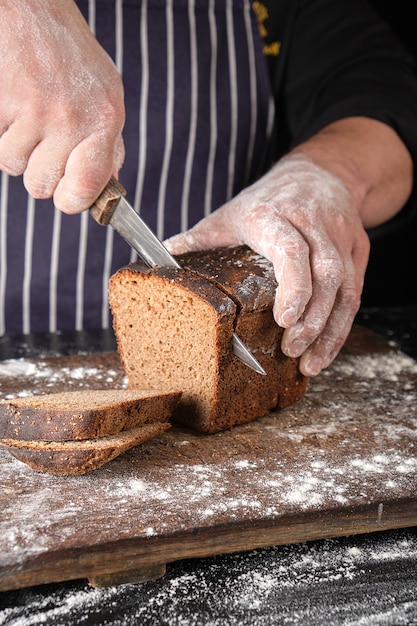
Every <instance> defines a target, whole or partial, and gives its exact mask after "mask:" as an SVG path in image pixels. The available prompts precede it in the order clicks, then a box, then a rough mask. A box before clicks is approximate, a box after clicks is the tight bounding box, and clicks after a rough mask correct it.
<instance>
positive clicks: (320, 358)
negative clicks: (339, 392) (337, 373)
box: [300, 286, 360, 376]
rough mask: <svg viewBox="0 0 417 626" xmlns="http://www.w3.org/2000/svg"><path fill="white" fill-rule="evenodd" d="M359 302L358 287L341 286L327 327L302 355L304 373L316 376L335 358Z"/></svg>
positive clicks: (346, 334)
mask: <svg viewBox="0 0 417 626" xmlns="http://www.w3.org/2000/svg"><path fill="white" fill-rule="evenodd" d="M359 303H360V298H359V295H358V292H357V290H356V289H351V288H346V286H342V287H341V288H340V292H339V294H338V297H337V299H336V303H335V306H334V307H333V310H332V312H331V315H330V317H329V319H328V320H327V324H326V326H325V328H324V329H323V331H322V332H321V334H320V335H319V337H318V338H317V339H316V340H315V341H314V342H313V343H312V344H311V346H310V347H309V348H308V349H307V350H306V351H305V352H304V353H303V355H302V356H301V359H300V371H301V372H302V373H303V374H305V375H306V376H316V375H317V374H319V373H320V372H321V370H322V369H324V368H326V367H328V366H329V365H330V363H331V362H332V361H333V360H334V358H335V357H336V355H337V354H338V353H339V351H340V349H341V347H342V346H343V344H344V343H345V341H346V339H347V336H348V334H349V332H350V329H351V328H352V323H353V320H354V318H355V315H356V313H357V311H358V309H359Z"/></svg>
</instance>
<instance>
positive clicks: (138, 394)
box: [0, 387, 181, 442]
mask: <svg viewBox="0 0 417 626" xmlns="http://www.w3.org/2000/svg"><path fill="white" fill-rule="evenodd" d="M180 395H181V392H180V391H178V390H174V389H173V388H172V387H171V390H169V391H161V389H160V388H159V389H154V390H142V389H99V390H97V389H95V390H91V389H88V390H80V391H64V392H62V393H53V394H45V395H34V396H30V397H25V398H16V399H14V400H4V401H2V402H0V439H13V440H20V441H21V440H27V441H55V442H57V441H68V440H78V439H92V438H96V437H102V436H105V435H114V434H116V433H118V432H120V431H124V430H130V429H132V428H136V427H138V426H145V425H147V424H150V423H154V422H165V421H167V419H168V418H169V417H170V416H171V413H172V411H173V410H174V407H175V406H176V404H177V402H178V400H179V398H180Z"/></svg>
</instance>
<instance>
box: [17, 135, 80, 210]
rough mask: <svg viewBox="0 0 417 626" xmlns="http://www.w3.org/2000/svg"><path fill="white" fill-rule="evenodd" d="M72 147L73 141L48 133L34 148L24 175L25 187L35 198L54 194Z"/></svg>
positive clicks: (48, 196) (49, 196)
mask: <svg viewBox="0 0 417 626" xmlns="http://www.w3.org/2000/svg"><path fill="white" fill-rule="evenodd" d="M72 148H73V141H69V138H67V137H62V136H61V137H60V136H56V135H52V136H51V135H48V137H47V138H46V139H44V140H43V141H41V142H40V143H38V145H37V146H36V147H35V148H34V150H33V152H32V154H31V155H30V157H29V159H28V162H27V166H26V169H25V172H24V176H23V181H24V184H25V187H26V189H27V190H28V192H29V193H30V194H31V195H32V196H33V197H34V198H51V197H52V196H53V194H54V191H55V189H56V187H57V185H58V183H59V181H60V180H61V178H62V177H63V175H64V172H65V166H66V162H67V159H68V156H69V154H70V153H71V150H72Z"/></svg>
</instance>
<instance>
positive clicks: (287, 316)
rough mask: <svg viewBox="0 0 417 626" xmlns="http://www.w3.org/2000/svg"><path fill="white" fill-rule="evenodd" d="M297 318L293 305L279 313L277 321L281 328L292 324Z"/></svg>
mask: <svg viewBox="0 0 417 626" xmlns="http://www.w3.org/2000/svg"><path fill="white" fill-rule="evenodd" d="M297 319H298V316H297V311H296V309H295V308H294V307H293V306H290V307H288V309H285V311H284V312H283V313H282V314H281V315H280V318H279V322H278V323H279V325H280V326H282V327H283V328H288V326H293V325H294V324H295V323H296V321H297Z"/></svg>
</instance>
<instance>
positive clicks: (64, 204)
mask: <svg viewBox="0 0 417 626" xmlns="http://www.w3.org/2000/svg"><path fill="white" fill-rule="evenodd" d="M118 141H119V139H118V138H117V140H113V139H111V138H110V139H109V138H108V137H107V135H106V133H101V134H95V135H90V136H89V137H88V138H87V139H85V140H84V141H83V142H81V143H80V144H79V145H78V146H76V148H74V150H72V152H71V154H70V155H69V157H68V160H67V163H66V167H65V172H64V175H63V177H62V178H61V180H60V181H59V183H58V185H57V186H56V189H55V193H54V203H55V206H56V207H57V208H58V209H60V210H61V211H63V212H64V213H70V214H71V213H80V212H81V211H84V210H86V209H88V208H89V207H90V206H91V205H92V204H93V202H94V201H95V200H96V199H97V197H98V196H99V195H100V193H101V191H102V190H103V189H104V187H105V186H106V184H107V183H108V181H109V179H110V177H111V175H112V173H113V171H114V170H115V169H116V164H115V162H114V153H115V145H114V144H115V143H116V145H117V143H118ZM119 149H120V148H119Z"/></svg>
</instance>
